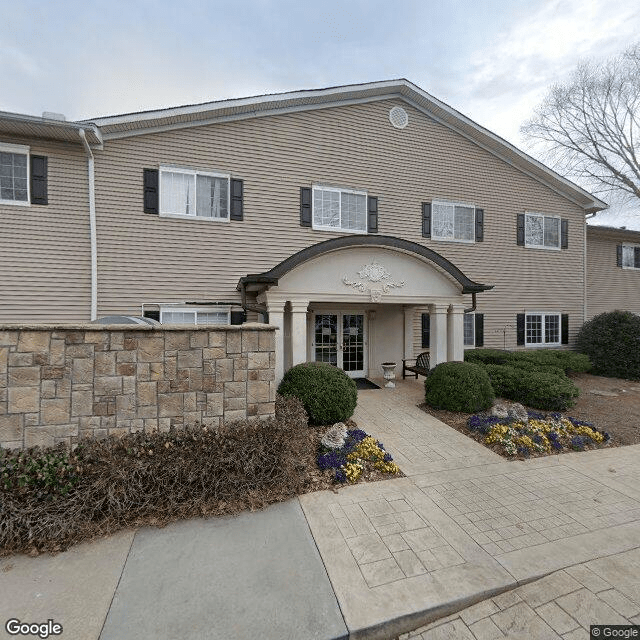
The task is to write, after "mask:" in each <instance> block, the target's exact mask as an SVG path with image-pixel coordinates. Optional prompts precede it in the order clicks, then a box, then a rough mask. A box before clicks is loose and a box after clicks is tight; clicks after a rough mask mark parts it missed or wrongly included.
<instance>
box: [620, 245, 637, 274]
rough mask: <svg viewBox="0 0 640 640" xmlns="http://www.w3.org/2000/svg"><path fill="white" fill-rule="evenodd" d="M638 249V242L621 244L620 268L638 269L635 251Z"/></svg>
mask: <svg viewBox="0 0 640 640" xmlns="http://www.w3.org/2000/svg"><path fill="white" fill-rule="evenodd" d="M638 250H640V244H636V245H633V244H623V245H622V268H623V269H640V263H639V262H638V260H636V252H637V251H638Z"/></svg>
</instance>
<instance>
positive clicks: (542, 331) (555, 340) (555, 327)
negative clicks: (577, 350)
mask: <svg viewBox="0 0 640 640" xmlns="http://www.w3.org/2000/svg"><path fill="white" fill-rule="evenodd" d="M561 327H562V325H561V321H560V314H559V313H527V314H525V325H524V335H525V338H524V340H525V342H524V343H525V345H526V346H528V347H536V346H543V345H544V346H548V345H559V344H560V342H561V338H562V329H561Z"/></svg>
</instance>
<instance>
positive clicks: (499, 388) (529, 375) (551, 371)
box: [485, 363, 580, 411]
mask: <svg viewBox="0 0 640 640" xmlns="http://www.w3.org/2000/svg"><path fill="white" fill-rule="evenodd" d="M528 364H529V363H526V364H525V366H526V365H528ZM485 369H486V371H487V374H488V375H489V378H490V379H491V384H492V385H493V389H494V391H495V393H496V395H498V396H500V397H502V398H506V399H507V400H513V401H514V402H520V403H521V404H524V405H526V406H528V407H532V408H534V409H542V410H545V411H564V410H565V409H568V408H569V407H572V406H573V405H574V404H575V398H577V397H578V396H579V395H580V391H579V389H578V388H577V387H576V386H575V385H574V384H573V382H571V380H569V378H567V376H566V375H565V374H564V372H563V371H562V370H561V369H559V368H557V367H548V368H547V369H545V370H535V369H532V370H527V369H526V368H522V367H517V366H513V365H497V364H490V365H487V366H486V367H485Z"/></svg>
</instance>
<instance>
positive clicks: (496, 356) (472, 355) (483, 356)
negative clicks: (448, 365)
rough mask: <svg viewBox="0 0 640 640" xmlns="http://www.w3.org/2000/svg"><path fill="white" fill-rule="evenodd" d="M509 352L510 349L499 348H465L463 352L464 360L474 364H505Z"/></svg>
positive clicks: (508, 357) (509, 354) (508, 358)
mask: <svg viewBox="0 0 640 640" xmlns="http://www.w3.org/2000/svg"><path fill="white" fill-rule="evenodd" d="M511 354H512V352H511V351H501V350H500V349H467V350H466V351H465V352H464V361H465V362H474V363H476V364H507V362H508V361H509V360H510V359H511Z"/></svg>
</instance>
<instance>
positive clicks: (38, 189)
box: [31, 156, 49, 204]
mask: <svg viewBox="0 0 640 640" xmlns="http://www.w3.org/2000/svg"><path fill="white" fill-rule="evenodd" d="M47 164H48V161H47V158H46V156H31V204H49V200H48V197H47Z"/></svg>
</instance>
